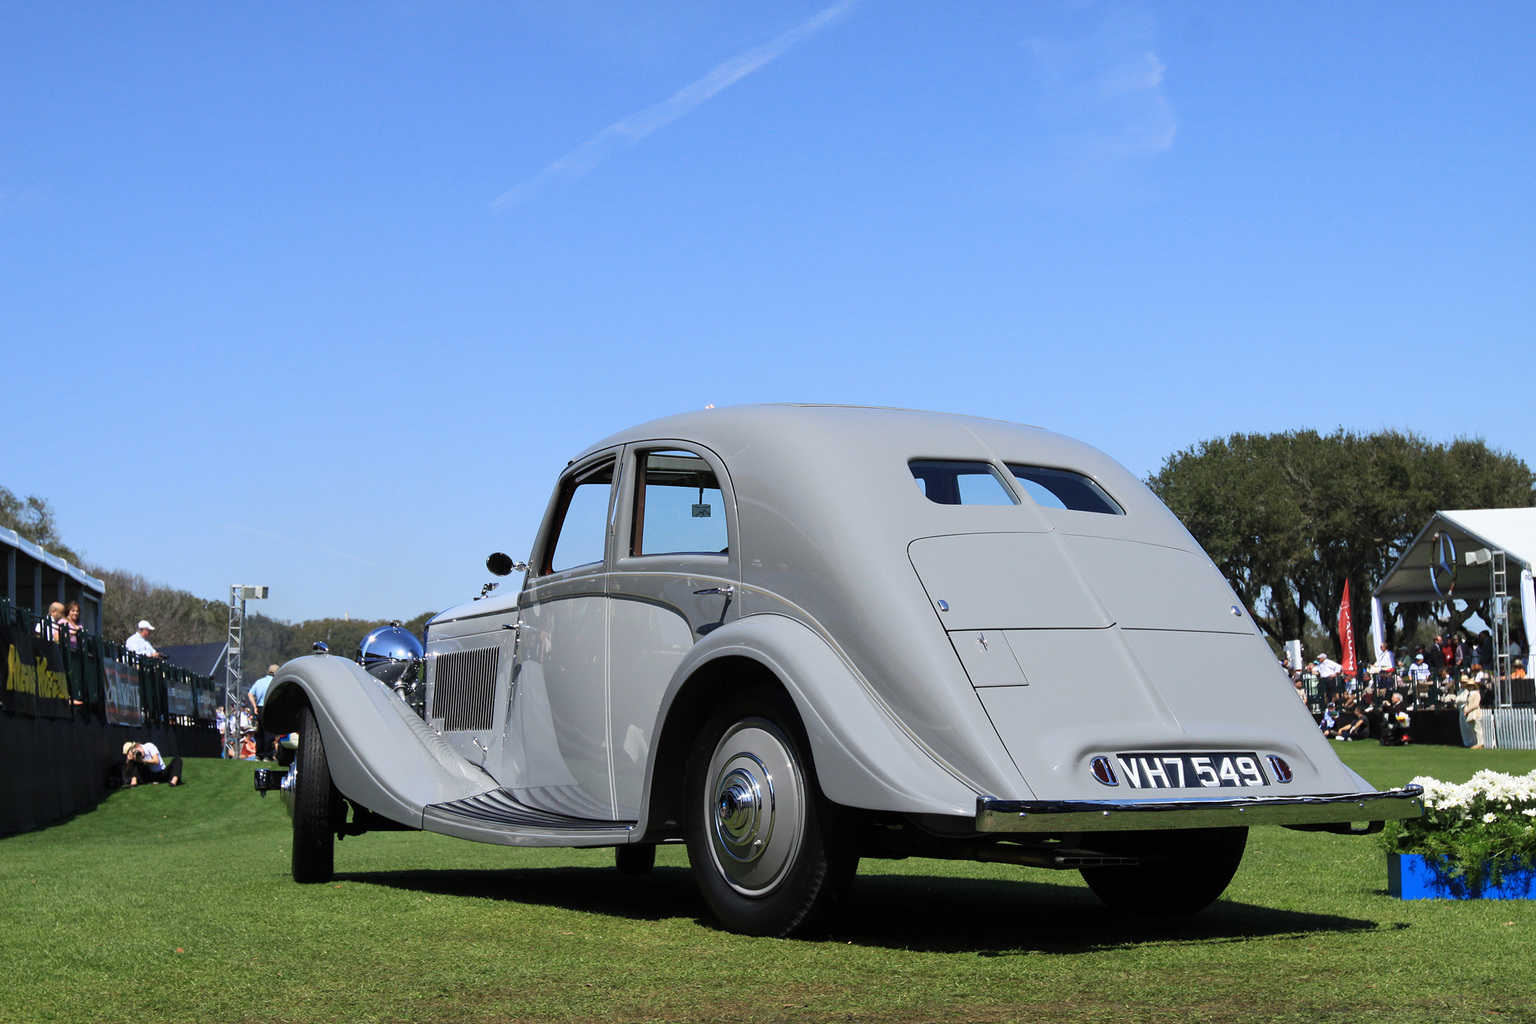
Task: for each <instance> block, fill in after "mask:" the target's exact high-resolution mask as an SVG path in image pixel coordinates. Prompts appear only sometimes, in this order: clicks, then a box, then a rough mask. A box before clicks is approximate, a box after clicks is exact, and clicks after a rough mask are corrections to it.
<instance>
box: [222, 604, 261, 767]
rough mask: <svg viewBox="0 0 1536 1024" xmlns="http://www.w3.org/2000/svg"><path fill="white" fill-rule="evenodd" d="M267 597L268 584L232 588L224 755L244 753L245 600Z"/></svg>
mask: <svg viewBox="0 0 1536 1024" xmlns="http://www.w3.org/2000/svg"><path fill="white" fill-rule="evenodd" d="M266 596H267V588H266V587H249V586H244V585H242V584H239V583H237V584H235V585H234V586H232V587H230V588H229V652H228V654H227V655H226V656H225V662H224V665H225V671H224V736H223V744H224V750H223V752H222V756H224V757H229V756H230V750H231V749H233V750H234V751H235V753H234V756H235V757H237V758H238V757H239V756H240V708H241V707H243V706H244V704H245V679H244V676H245V647H244V634H245V602H246V600H247V599H248V598H254V599H260V598H264V597H266Z"/></svg>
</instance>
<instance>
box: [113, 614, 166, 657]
mask: <svg viewBox="0 0 1536 1024" xmlns="http://www.w3.org/2000/svg"><path fill="white" fill-rule="evenodd" d="M154 628H155V627H154V626H151V625H150V624H149V621H148V620H146V619H140V620H139V631H138V632H137V633H135V634H133V636H131V637H129V638H128V639H127V640H124V641H123V646H124V647H126V648H128V649H129V650H130V651H132V652H133V653H134V654H137V655H138V656H139V657H141V658H163V657H165V655H163V654H161V653H160V652H159V651H157V650H155V645H154V644H152V643H150V642H149V633H150V630H152V629H154Z"/></svg>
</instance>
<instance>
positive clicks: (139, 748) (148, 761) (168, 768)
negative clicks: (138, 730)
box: [123, 740, 181, 786]
mask: <svg viewBox="0 0 1536 1024" xmlns="http://www.w3.org/2000/svg"><path fill="white" fill-rule="evenodd" d="M123 756H124V757H126V758H127V759H128V772H127V775H128V785H130V786H137V785H138V784H139V783H141V782H152V783H160V782H169V783H170V784H171V785H173V786H179V785H181V758H179V757H173V758H171V763H170V764H166V763H165V759H164V758H163V757H161V756H160V748H159V747H157V746H155V745H154V744H153V743H135V742H133V741H132V740H129V741H128V742H127V743H124V744H123Z"/></svg>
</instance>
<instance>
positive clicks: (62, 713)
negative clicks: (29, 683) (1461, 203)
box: [32, 636, 74, 718]
mask: <svg viewBox="0 0 1536 1024" xmlns="http://www.w3.org/2000/svg"><path fill="white" fill-rule="evenodd" d="M32 665H33V668H34V669H35V671H36V672H37V711H36V712H35V714H36V715H37V716H38V717H39V718H70V717H72V716H73V715H74V709H73V708H71V707H70V706H69V677H68V676H66V675H65V674H64V649H63V648H62V647H60V646H59V645H58V642H57V641H54V640H44V639H43V638H42V637H37V636H34V637H33V638H32Z"/></svg>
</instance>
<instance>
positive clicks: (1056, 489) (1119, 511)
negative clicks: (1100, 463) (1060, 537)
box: [1008, 462, 1125, 516]
mask: <svg viewBox="0 0 1536 1024" xmlns="http://www.w3.org/2000/svg"><path fill="white" fill-rule="evenodd" d="M1008 471H1009V472H1010V473H1012V474H1013V476H1014V479H1016V480H1018V482H1019V486H1021V487H1023V488H1024V490H1025V492H1026V493H1027V494H1028V495H1029V496H1030V497H1031V498H1033V499H1034V501H1035V504H1037V505H1041V506H1043V507H1045V508H1061V509H1069V510H1071V511H1073V512H1098V513H1100V514H1102V515H1108V516H1123V515H1125V509H1123V508H1121V507H1120V503H1119V502H1117V501H1115V499H1114V498H1111V497H1110V496H1109V494H1108V493H1106V492H1105V490H1104V488H1102V487H1100V486H1099V485H1098V484H1097V483H1095V482H1094V481H1093V480H1091V479H1090V478H1088V477H1086V476H1084V475H1083V474H1081V473H1074V472H1072V471H1071V470H1069V469H1047V468H1046V467H1044V466H1016V465H1014V464H1013V463H1011V462H1010V463H1009V464H1008Z"/></svg>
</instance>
